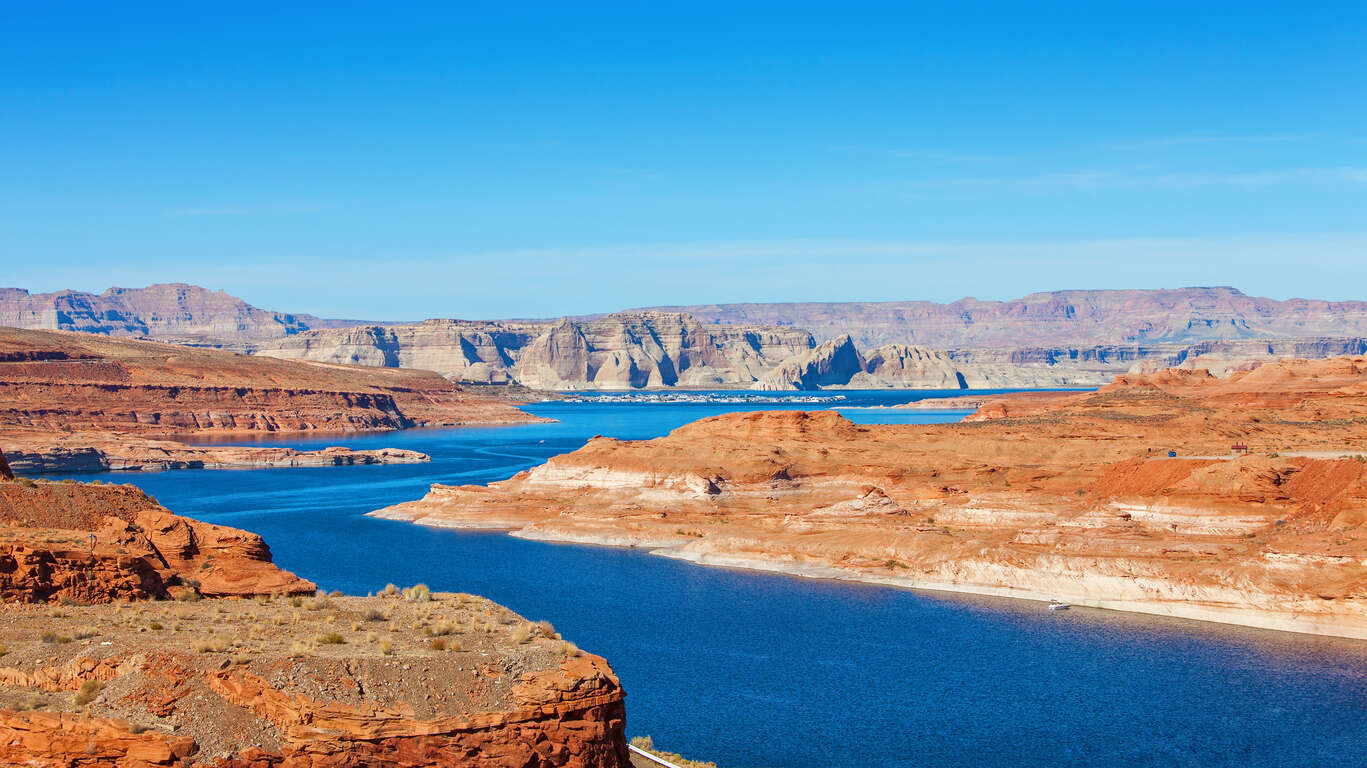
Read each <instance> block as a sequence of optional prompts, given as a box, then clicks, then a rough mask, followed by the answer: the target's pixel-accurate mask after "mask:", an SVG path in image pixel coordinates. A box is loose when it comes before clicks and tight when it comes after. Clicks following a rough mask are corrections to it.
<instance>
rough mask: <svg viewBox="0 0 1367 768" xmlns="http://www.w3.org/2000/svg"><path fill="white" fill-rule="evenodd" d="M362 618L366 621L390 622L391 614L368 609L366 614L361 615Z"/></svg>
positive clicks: (376, 609)
mask: <svg viewBox="0 0 1367 768" xmlns="http://www.w3.org/2000/svg"><path fill="white" fill-rule="evenodd" d="M361 618H363V619H365V620H366V621H389V614H387V613H385V612H384V611H381V610H380V609H378V608H367V609H366V611H365V613H363V614H361Z"/></svg>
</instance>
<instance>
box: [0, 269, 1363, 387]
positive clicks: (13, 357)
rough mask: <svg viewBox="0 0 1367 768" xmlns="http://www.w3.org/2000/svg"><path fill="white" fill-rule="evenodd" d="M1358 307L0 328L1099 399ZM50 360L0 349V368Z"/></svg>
mask: <svg viewBox="0 0 1367 768" xmlns="http://www.w3.org/2000/svg"><path fill="white" fill-rule="evenodd" d="M1364 308H1367V303H1362V302H1323V301H1306V300H1300V299H1296V300H1291V301H1285V302H1278V301H1273V300H1270V299H1261V298H1255V297H1249V296H1245V295H1243V294H1242V293H1239V292H1238V291H1236V290H1234V289H1232V288H1183V289H1179V290H1167V291H1147V290H1135V291H1057V292H1052V293H1042V294H1033V295H1031V296H1027V297H1025V298H1023V299H1018V300H1015V301H1008V302H983V301H977V300H975V299H964V300H962V301H958V302H954V303H952V304H935V303H933V302H882V303H869V302H834V303H807V304H727V305H707V306H697V307H678V308H674V309H675V310H683V311H684V312H683V313H681V312H679V311H674V312H659V311H654V310H637V311H632V312H624V313H617V314H613V315H596V316H591V317H585V318H577V319H576V318H570V319H565V320H560V321H550V320H512V321H502V322H490V321H468V320H427V321H424V322H421V323H404V324H394V323H369V324H366V323H359V322H353V321H346V320H323V319H320V318H316V317H313V316H310V315H286V314H281V313H278V312H269V311H266V310H261V309H258V308H256V307H252V306H251V305H249V304H246V303H245V302H243V301H241V300H240V299H236V298H234V297H231V296H227V295H226V294H223V293H222V292H221V291H220V292H211V291H207V290H205V289H203V288H198V287H195V286H188V285H182V284H171V285H155V286H150V287H148V288H143V289H121V288H113V289H110V290H109V291H106V292H105V293H103V294H100V295H99V296H96V295H93V294H84V293H76V292H72V291H62V292H58V293H54V294H37V295H31V294H29V293H28V292H27V291H24V290H21V289H0V325H14V326H19V327H29V328H56V329H62V330H82V331H90V332H95V333H103V334H110V335H122V336H130V335H131V336H146V337H152V338H157V339H160V340H164V341H173V342H177V343H186V344H193V345H199V346H219V347H224V348H229V349H234V350H238V351H244V352H256V353H259V354H261V355H265V356H270V357H277V358H284V359H297V360H312V361H317V362H326V363H340V364H348V365H364V366H374V367H389V368H413V369H420V370H432V371H437V372H439V373H441V374H442V375H443V376H446V377H448V378H449V379H451V380H452V381H459V382H469V383H478V384H508V383H522V384H525V385H526V386H529V387H533V388H537V389H547V390H582V389H637V388H645V387H652V388H653V387H698V388H711V387H742V388H744V387H751V386H756V385H757V384H758V383H759V382H763V384H762V386H765V387H775V388H779V389H789V388H792V387H793V386H794V384H793V381H794V379H795V377H796V378H797V379H801V378H802V376H797V375H796V374H795V371H801V369H802V368H803V367H804V366H805V365H807V364H808V363H810V361H809V360H807V359H806V358H809V357H810V356H811V354H812V350H813V348H814V347H815V346H816V340H819V339H830V338H832V337H834V338H837V339H838V338H840V337H842V336H849V337H850V338H851V339H852V340H853V342H854V345H855V347H856V348H857V349H858V350H861V351H862V352H861V354H862V357H863V359H864V361H865V364H864V366H863V367H862V368H854V367H853V366H847V367H849V368H850V370H849V376H848V377H847V378H844V379H841V378H840V377H838V376H829V375H827V376H824V377H819V378H826V379H830V380H831V382H830V383H829V384H823V385H822V386H828V387H851V388H865V387H869V388H936V389H942V388H1028V387H1060V386H1100V385H1101V384H1104V383H1106V382H1107V381H1110V380H1111V378H1113V377H1114V376H1115V375H1116V374H1117V373H1123V372H1126V371H1128V370H1132V369H1135V370H1158V369H1162V368H1168V367H1176V366H1186V367H1191V368H1202V367H1205V368H1212V369H1214V370H1216V371H1219V372H1228V371H1231V370H1235V369H1238V368H1240V367H1244V366H1246V365H1248V364H1249V363H1250V362H1263V361H1266V360H1269V359H1280V358H1285V357H1305V358H1323V357H1330V356H1336V355H1360V354H1364V353H1367V338H1364V337H1365V336H1367V309H1364ZM812 332H815V334H816V336H815V337H813V335H812ZM50 352H51V351H50V350H36V351H28V352H26V351H23V350H10V351H0V361H11V362H17V361H20V360H21V359H28V358H27V357H25V356H26V355H31V354H38V355H44V354H50ZM35 359H39V358H35ZM40 359H49V358H40ZM780 366H782V370H780V369H779V368H780ZM808 378H811V376H810V375H808ZM798 386H800V385H798Z"/></svg>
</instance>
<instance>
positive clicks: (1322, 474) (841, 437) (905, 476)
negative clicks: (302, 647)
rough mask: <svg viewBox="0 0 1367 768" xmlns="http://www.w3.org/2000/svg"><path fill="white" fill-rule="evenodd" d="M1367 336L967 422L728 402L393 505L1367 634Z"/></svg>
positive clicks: (774, 562) (995, 402)
mask: <svg viewBox="0 0 1367 768" xmlns="http://www.w3.org/2000/svg"><path fill="white" fill-rule="evenodd" d="M1364 425H1367V358H1363V357H1357V358H1334V359H1329V360H1321V361H1304V360H1299V361H1281V362H1273V363H1267V364H1264V365H1262V366H1260V367H1257V368H1254V369H1252V370H1244V371H1239V372H1235V373H1233V374H1232V375H1230V376H1228V377H1226V378H1216V377H1214V376H1212V375H1210V374H1209V373H1208V372H1207V371H1204V370H1202V371H1191V370H1167V371H1162V372H1158V373H1155V374H1151V375H1146V374H1128V375H1125V376H1122V377H1119V378H1118V379H1117V380H1116V381H1115V382H1113V383H1112V384H1110V385H1108V386H1106V387H1103V388H1102V389H1100V390H1099V391H1096V392H1088V393H1066V392H1056V393H1029V395H1028V396H1024V397H1021V396H1012V395H1003V396H997V397H993V398H989V399H988V400H987V401H986V402H984V404H983V405H982V407H981V408H980V409H979V410H978V412H977V413H976V414H975V415H974V416H972V417H970V418H969V419H966V420H965V421H964V422H962V423H958V424H941V425H884V426H858V425H855V424H852V423H850V422H849V421H847V420H845V419H844V418H842V417H840V416H839V415H837V414H835V413H833V412H760V413H743V414H728V415H725V416H718V417H714V418H710V419H704V420H701V421H698V422H694V423H692V424H689V425H686V426H684V427H681V428H679V429H677V430H675V431H674V432H672V433H670V435H668V436H667V437H664V438H660V439H656V440H649V441H619V440H612V439H606V438H595V439H593V440H591V441H589V443H588V444H587V445H585V446H584V447H583V448H581V449H579V450H577V451H575V452H573V453H569V454H565V455H562V456H557V457H555V458H552V459H551V460H549V461H548V462H546V463H545V464H542V465H540V466H537V467H535V468H533V469H531V470H528V471H525V472H522V473H520V474H518V475H517V476H515V477H513V478H511V479H509V480H506V481H502V482H496V483H491V484H490V485H488V486H446V485H440V484H438V485H434V486H433V487H432V488H431V490H430V492H429V493H428V494H427V496H426V497H424V498H423V499H421V500H416V501H412V502H407V503H404V504H399V505H396V506H393V507H390V508H387V509H384V510H378V511H377V512H375V513H373V514H376V515H377V516H381V517H387V518H393V519H400V520H410V521H414V522H418V523H422V524H427V525H435V526H450V527H471V528H489V527H496V528H505V529H508V530H511V531H512V532H513V533H514V535H517V536H523V537H528V538H536V539H545V540H555V541H572V542H583V543H596V544H610V545H624V546H641V547H649V548H651V549H652V550H654V551H655V552H656V553H658V554H662V555H667V556H671V557H677V558H682V559H686V560H690V561H694V562H698V563H702V564H713V565H724V566H733V567H747V568H758V569H768V570H776V571H784V572H790V573H795V574H801V575H808V576H820V577H826V578H843V579H856V580H863V581H870V582H877V583H887V584H896V585H902V586H910V587H922V588H930V589H944V590H957V591H968V592H980V593H987V594H999V595H1006V596H1016V597H1028V598H1034V599H1039V600H1047V599H1059V600H1064V601H1069V602H1073V603H1079V604H1084V605H1092V606H1097V607H1104V608H1116V609H1122V610H1133V611H1143V612H1151V613H1161V614H1166V615H1173V616H1184V617H1188V618H1197V619H1206V620H1214V621H1226V622H1234V623H1241V624H1249V625H1253V626H1261V627H1268V628H1275V629H1285V630H1292V631H1301V632H1314V633H1324V634H1334V635H1344V636H1350V637H1362V638H1367V565H1364V563H1367V460H1365V457H1367V427H1364Z"/></svg>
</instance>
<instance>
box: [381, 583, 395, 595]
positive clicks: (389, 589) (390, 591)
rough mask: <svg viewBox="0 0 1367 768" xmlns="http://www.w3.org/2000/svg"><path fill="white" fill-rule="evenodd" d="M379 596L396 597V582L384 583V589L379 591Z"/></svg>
mask: <svg viewBox="0 0 1367 768" xmlns="http://www.w3.org/2000/svg"><path fill="white" fill-rule="evenodd" d="M380 596H381V597H398V596H399V587H398V585H397V584H386V585H384V590H383V591H381V592H380Z"/></svg>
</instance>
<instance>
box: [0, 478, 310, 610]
mask: <svg viewBox="0 0 1367 768" xmlns="http://www.w3.org/2000/svg"><path fill="white" fill-rule="evenodd" d="M315 589H317V587H316V586H315V585H314V584H313V583H312V582H309V581H305V580H304V579H300V578H299V577H297V576H295V575H294V574H292V573H290V572H288V571H284V570H281V569H280V568H278V567H277V566H275V565H274V564H273V563H272V562H271V555H270V549H269V548H268V547H267V546H266V544H265V542H264V541H262V540H261V537H259V536H257V535H255V534H251V533H247V532H246V531H240V530H237V529H235V528H227V527H224V526H218V525H210V524H208V523H202V522H200V521H198V520H191V519H190V518H186V517H180V516H178V515H175V514H172V513H171V512H169V511H168V510H166V509H165V508H164V507H162V506H160V505H159V504H157V503H156V501H155V500H153V499H151V498H150V497H148V496H147V495H146V494H144V493H143V492H142V491H141V490H139V489H137V488H135V487H133V486H116V485H93V484H85V483H48V482H36V483H35V482H33V481H25V482H18V481H10V482H3V483H0V598H3V600H4V602H6V603H14V602H21V603H32V602H49V601H61V600H68V601H77V602H82V603H107V602H112V601H116V600H132V599H148V598H167V597H171V596H173V595H176V594H179V593H181V592H191V591H192V592H197V593H198V594H200V595H203V596H211V597H213V596H236V597H246V596H252V595H271V594H310V593H312V592H313V591H314V590H315Z"/></svg>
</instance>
